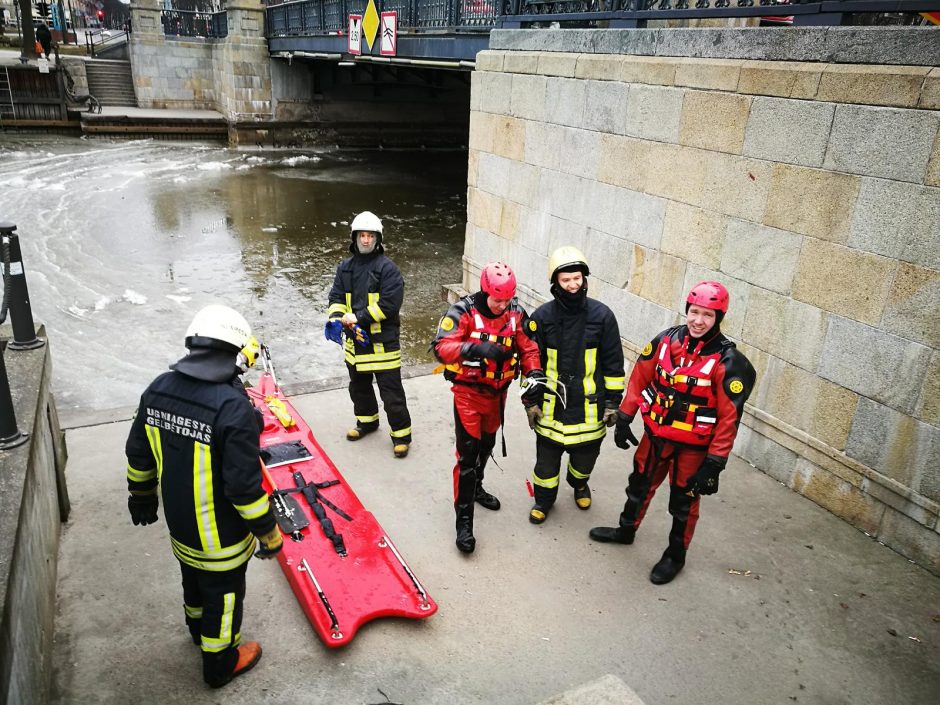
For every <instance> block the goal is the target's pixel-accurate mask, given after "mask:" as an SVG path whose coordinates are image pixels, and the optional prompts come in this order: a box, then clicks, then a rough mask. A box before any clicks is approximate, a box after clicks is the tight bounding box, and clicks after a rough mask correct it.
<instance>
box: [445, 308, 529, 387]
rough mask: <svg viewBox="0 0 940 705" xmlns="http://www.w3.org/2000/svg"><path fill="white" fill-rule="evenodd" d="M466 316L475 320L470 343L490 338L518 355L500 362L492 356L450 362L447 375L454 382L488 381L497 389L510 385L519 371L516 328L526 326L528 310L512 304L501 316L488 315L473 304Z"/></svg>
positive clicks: (486, 383)
mask: <svg viewBox="0 0 940 705" xmlns="http://www.w3.org/2000/svg"><path fill="white" fill-rule="evenodd" d="M463 315H464V316H467V317H469V318H470V323H471V324H470V336H469V341H468V342H471V343H482V342H484V341H489V342H491V343H496V344H497V345H500V346H502V347H504V348H506V349H507V350H511V351H513V352H514V353H515V354H513V355H512V356H511V357H509V358H508V359H507V360H504V361H503V362H501V363H499V364H497V363H496V362H494V361H493V360H489V359H483V360H479V361H469V360H463V361H461V362H460V363H459V364H457V365H447V367H446V370H445V373H444V376H445V377H446V378H447V379H449V380H451V381H453V382H458V383H460V382H463V383H470V384H485V385H487V386H490V387H493V388H495V389H502V388H503V387H506V386H508V385H509V384H510V383H511V382H512V381H513V380H514V379H515V378H516V375H517V374H518V369H517V365H518V357H519V356H518V351H517V350H516V349H515V345H516V331H517V330H519V329H520V328H521V327H522V319H523V316H524V315H525V312H524V311H523V310H522V309H521V308H519V307H517V306H510V307H509V308H507V309H506V310H505V311H504V312H503V314H502V315H501V316H497V317H496V318H487V317H486V316H484V315H482V314H481V313H480V312H479V311H477V310H476V308H474V307H472V306H471V307H470V308H469V309H468V310H467V311H466V312H465V313H464V314H463Z"/></svg>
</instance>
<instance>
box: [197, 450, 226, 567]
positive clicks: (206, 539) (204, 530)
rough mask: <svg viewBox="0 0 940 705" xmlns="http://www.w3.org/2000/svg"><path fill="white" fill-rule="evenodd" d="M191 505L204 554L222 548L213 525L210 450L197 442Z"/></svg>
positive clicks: (213, 507) (217, 531)
mask: <svg viewBox="0 0 940 705" xmlns="http://www.w3.org/2000/svg"><path fill="white" fill-rule="evenodd" d="M193 503H194V506H195V508H196V526H197V527H198V528H199V540H200V542H201V543H202V548H203V550H204V551H206V552H212V551H218V550H219V549H220V548H221V547H222V542H221V540H220V539H219V527H218V526H216V523H215V492H214V491H213V486H212V449H211V448H209V446H207V445H206V444H205V443H199V442H198V441H197V442H196V443H194V444H193Z"/></svg>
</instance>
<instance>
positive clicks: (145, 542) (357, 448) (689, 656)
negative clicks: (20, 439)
mask: <svg viewBox="0 0 940 705" xmlns="http://www.w3.org/2000/svg"><path fill="white" fill-rule="evenodd" d="M344 385H345V382H344V381H342V380H338V381H337V387H338V388H335V389H327V390H325V391H320V392H317V393H313V394H308V395H304V396H300V397H297V398H295V399H293V402H294V404H295V405H296V406H297V408H298V410H299V411H300V413H301V414H302V415H303V416H304V417H305V418H306V420H307V421H308V422H309V424H310V426H311V427H312V428H313V431H314V433H315V434H316V436H317V439H318V440H319V442H320V443H321V444H322V446H323V447H324V449H325V450H326V452H327V453H328V454H329V455H330V456H331V458H332V459H333V461H334V462H335V463H336V465H337V466H338V467H339V468H340V470H341V472H342V473H343V475H344V476H345V479H346V480H347V482H348V483H349V484H350V486H351V487H352V488H353V489H354V490H355V491H356V492H357V494H358V495H359V498H360V499H361V500H362V502H363V504H364V505H365V506H366V507H367V508H368V509H369V510H371V511H372V512H373V513H374V514H375V516H376V518H377V519H378V521H379V523H381V524H382V526H383V527H384V528H385V529H386V531H387V532H388V534H389V535H390V536H391V537H392V538H393V540H394V541H395V542H396V544H397V546H398V548H399V549H400V550H401V552H402V554H403V555H404V557H405V558H406V560H408V562H409V563H410V565H411V567H412V568H413V569H414V571H415V572H416V574H417V575H418V577H419V578H420V579H421V580H422V582H423V583H424V585H425V587H426V588H427V590H428V592H429V593H430V594H431V595H432V596H433V597H434V598H435V599H436V601H437V602H438V604H439V611H438V612H437V614H435V615H434V616H432V617H431V618H430V619H427V620H422V621H411V620H404V619H382V620H377V621H375V622H372V623H370V624H368V625H366V626H365V627H363V629H362V630H361V631H360V632H359V634H358V635H357V636H356V637H355V639H354V640H353V641H352V642H351V643H350V644H349V645H348V646H346V647H344V648H342V649H339V650H331V649H327V648H326V647H325V646H324V645H323V644H322V643H321V641H320V639H319V638H318V637H317V635H316V633H315V632H314V631H313V629H312V628H311V627H310V626H309V624H308V623H307V620H306V618H305V616H304V615H303V613H302V612H301V610H300V608H299V607H298V605H297V603H296V601H295V600H294V597H293V594H292V593H291V591H290V589H289V587H288V584H287V581H286V580H285V579H284V577H283V575H282V574H281V572H280V569H279V567H278V565H277V564H276V563H275V562H273V561H267V562H263V561H253V562H252V564H251V566H250V567H249V571H248V596H247V600H246V607H245V618H244V623H243V628H242V631H243V634H244V636H245V638H248V639H255V640H259V641H261V643H262V644H263V646H264V657H263V659H262V660H261V662H260V663H259V664H258V666H257V667H256V668H255V669H254V670H253V671H252V672H251V673H249V674H246V675H245V676H244V677H242V678H239V679H236V680H235V681H234V682H232V683H231V684H230V685H228V686H226V687H225V688H224V689H222V690H218V691H213V690H209V689H208V688H206V687H205V686H204V685H203V684H202V681H201V667H200V657H199V652H198V650H197V649H196V648H195V647H194V646H193V645H192V643H191V642H190V640H189V635H188V632H187V631H186V628H185V626H184V624H183V613H182V604H181V603H182V593H181V589H180V585H179V571H178V568H177V564H176V561H175V559H174V558H173V557H172V554H171V552H170V548H169V543H168V538H167V535H166V525H165V523H164V522H163V519H162V515H161V520H160V521H159V522H158V523H157V524H156V525H153V526H149V527H135V526H133V525H132V524H131V522H130V519H129V517H128V516H127V513H126V502H125V497H126V485H125V480H124V469H125V459H124V456H123V445H124V440H125V437H126V434H127V431H128V427H129V423H128V421H127V420H121V421H117V422H114V423H105V424H100V425H95V426H89V427H83V428H75V429H72V430H70V431H68V435H67V441H68V446H69V465H68V482H69V493H70V496H71V499H72V515H71V518H70V519H69V522H68V523H67V524H66V525H65V526H64V527H63V532H62V542H61V548H60V555H59V584H58V593H59V604H58V617H57V633H56V648H55V654H54V664H55V672H54V676H53V678H54V684H53V690H54V696H53V699H52V702H53V703H56V704H57V705H73V704H74V705H86V704H87V703H108V704H111V703H113V704H118V703H120V704H125V703H133V704H134V705H146V704H148V703H169V704H173V703H187V704H200V703H223V702H224V703H226V705H236V704H238V703H251V704H255V703H285V704H287V703H292V704H293V703H339V704H346V703H350V704H353V703H356V704H359V703H362V704H372V703H385V702H389V701H390V702H392V703H402V704H405V703H407V704H408V705H412V704H421V703H427V704H435V705H436V704H438V703H440V704H442V705H443V704H452V703H458V704H459V703H506V704H507V705H515V704H519V705H522V704H527V705H528V704H532V703H538V702H541V701H543V700H546V699H548V698H550V697H552V696H553V695H555V694H557V693H561V692H562V691H566V690H569V689H571V688H574V687H576V686H579V685H580V684H584V683H588V682H595V681H596V682H598V683H600V684H604V683H612V682H613V683H615V682H616V681H615V680H614V679H607V680H603V677H604V676H605V674H612V675H613V676H616V678H619V679H621V680H622V681H623V682H624V683H626V684H627V685H629V686H630V687H631V688H632V689H633V690H634V691H636V693H637V694H638V695H639V696H640V697H641V698H642V699H643V701H644V702H645V703H646V704H647V705H667V704H676V705H685V704H688V705H701V704H702V703H723V704H725V705H754V704H756V703H761V704H765V705H770V704H775V703H780V704H781V705H791V704H792V703H814V704H828V703H833V704H834V703H852V704H863V703H864V704H869V703H870V704H872V705H874V704H876V703H877V704H882V705H886V704H892V703H898V704H900V703H905V704H912V703H928V702H936V696H937V693H938V692H940V580H938V579H937V578H936V577H935V576H932V575H931V574H929V573H927V572H926V571H925V570H923V569H921V568H919V567H918V566H916V565H914V564H912V563H910V562H909V561H908V560H906V559H905V558H903V557H901V556H899V555H898V554H896V553H894V552H893V551H891V550H890V549H888V548H886V547H884V546H882V545H880V544H879V543H877V542H876V541H874V540H872V539H871V538H869V537H867V536H866V535H865V534H863V533H861V532H859V531H858V530H856V529H854V528H852V527H851V526H849V525H848V524H846V523H845V522H843V521H841V520H840V519H838V518H836V517H835V516H833V515H831V514H829V513H828V512H826V511H825V510H823V509H821V508H819V507H818V506H816V505H814V504H812V503H811V502H809V501H808V500H806V499H805V498H803V497H801V496H799V495H797V494H795V493H793V492H791V491H790V490H789V489H787V488H786V487H784V486H783V485H781V484H779V483H777V482H776V481H774V480H772V479H771V478H769V477H767V476H766V475H764V474H762V473H761V472H759V471H758V470H756V469H754V468H752V467H750V466H749V465H748V464H746V463H744V462H742V461H740V460H738V459H734V460H732V462H731V463H730V465H729V467H728V469H727V470H726V472H725V473H724V474H723V475H722V478H721V489H720V492H719V494H717V495H716V496H713V497H706V498H705V499H704V500H703V508H702V518H701V521H700V522H699V526H698V530H697V532H696V536H695V540H694V542H693V544H692V547H691V549H690V551H689V558H688V562H687V565H686V568H685V571H684V572H683V573H682V574H680V575H679V577H678V578H677V579H676V580H675V581H674V582H673V583H672V584H670V585H666V586H654V585H652V584H651V583H650V582H649V580H648V574H649V570H650V568H651V566H652V565H653V564H654V563H655V562H656V561H657V560H658V558H659V556H660V554H661V552H662V550H663V549H664V547H665V544H666V535H667V533H668V528H669V517H668V514H667V511H666V493H665V492H660V494H658V495H657V497H656V499H655V500H654V503H653V506H652V507H651V509H650V513H649V516H648V517H647V520H646V522H645V523H644V525H643V527H642V529H641V531H640V532H639V533H638V535H637V540H636V543H635V544H634V545H633V546H629V547H628V546H613V545H606V544H597V543H593V542H591V541H590V540H589V539H588V538H587V532H588V530H589V528H590V527H592V526H595V525H600V524H607V525H611V524H614V523H616V520H617V515H618V513H619V511H620V508H621V506H622V502H623V497H624V495H623V488H624V485H625V483H626V477H627V473H628V464H629V459H630V454H629V453H627V452H625V451H622V450H620V449H618V448H616V447H615V446H614V445H613V442H612V440H613V439H612V438H611V439H609V440H607V441H606V442H605V444H604V447H603V449H602V451H601V457H600V460H599V462H598V464H597V468H596V470H595V472H594V476H593V478H592V480H591V487H592V488H593V492H594V504H593V506H592V508H591V509H590V510H589V511H579V510H578V509H577V508H576V507H575V504H574V502H573V500H572V498H571V493H570V490H569V489H568V488H567V487H565V486H564V484H563V486H562V490H561V495H560V498H559V503H558V504H557V505H556V507H555V509H554V510H553V511H552V513H551V514H550V516H549V519H548V521H547V522H546V523H545V524H544V525H542V526H533V525H531V524H529V522H528V521H527V513H528V509H529V506H530V502H531V500H530V498H529V496H528V493H527V491H526V489H525V479H526V477H527V476H528V475H530V473H531V467H532V463H533V461H534V448H535V444H534V439H533V438H532V435H531V432H530V431H529V430H528V428H527V426H526V424H525V416H524V413H523V411H522V409H521V406H518V407H517V404H518V401H517V395H516V394H515V391H513V393H512V395H511V397H510V404H509V408H508V409H507V431H506V442H507V445H508V449H509V455H508V457H506V458H501V457H499V455H498V454H497V460H498V461H499V464H500V466H502V470H500V469H499V468H497V467H495V466H493V465H492V464H491V466H490V467H489V468H488V471H487V481H486V486H487V488H488V489H489V490H490V491H491V492H493V493H495V494H497V495H498V496H499V497H500V499H501V500H502V502H503V507H502V509H501V510H500V511H499V512H495V513H492V512H487V511H486V510H483V509H481V508H478V509H477V520H476V536H477V539H478V548H477V551H476V552H475V553H474V554H473V555H472V556H464V555H462V554H460V553H458V551H457V550H456V548H455V547H454V530H453V509H452V506H451V502H452V481H451V468H452V466H453V458H454V454H453V445H452V444H453V428H452V425H453V420H452V413H451V399H450V392H449V386H448V385H447V383H446V382H445V381H444V380H443V379H442V378H441V377H440V376H437V377H431V376H420V377H415V378H413V379H409V380H406V382H405V388H406V391H407V393H408V396H409V404H410V406H411V411H412V415H413V420H414V424H413V425H414V436H415V442H414V446H413V450H412V452H411V454H410V455H409V456H408V457H407V458H406V459H404V460H396V459H394V458H393V457H392V451H391V443H390V441H389V439H388V436H387V435H386V434H385V433H384V430H385V429H387V425H386V424H385V419H384V416H383V420H382V424H383V433H377V434H374V435H371V436H368V437H367V438H366V439H364V440H362V441H360V442H358V443H349V442H347V441H346V440H345V438H344V433H345V430H346V428H347V427H348V426H349V425H350V423H351V421H352V409H351V404H350V402H349V399H348V397H347V393H346V390H345V388H344ZM324 386H328V385H324ZM497 448H498V444H497ZM599 679H601V680H599ZM592 692H595V693H597V692H599V691H598V689H597V688H594V689H592ZM600 692H601V694H600V695H599V696H598V699H597V700H596V701H591V702H623V700H615V699H614V698H615V697H616V695H617V694H616V692H614V690H610V691H609V692H610V696H611V697H610V698H609V699H607V700H604V699H603V698H604V697H605V696H604V694H603V693H604V691H603V689H601V691H600ZM382 693H384V694H385V696H387V698H386V697H385V696H383V694H382Z"/></svg>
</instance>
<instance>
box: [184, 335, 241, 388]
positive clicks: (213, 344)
mask: <svg viewBox="0 0 940 705" xmlns="http://www.w3.org/2000/svg"><path fill="white" fill-rule="evenodd" d="M186 346H187V347H188V348H189V353H187V354H186V355H184V356H183V357H181V358H180V359H179V360H178V361H177V362H175V363H174V364H172V365H170V369H171V370H175V371H176V372H179V373H181V374H184V375H186V376H187V377H192V378H194V379H201V380H203V381H204V382H230V381H231V380H233V379H234V378H235V377H236V376H237V375H238V374H240V373H241V370H240V369H239V368H238V365H236V364H235V361H236V359H237V356H238V350H236V349H235V346H234V345H229V344H228V343H224V342H222V341H218V340H215V339H213V338H200V337H191V338H187V339H186Z"/></svg>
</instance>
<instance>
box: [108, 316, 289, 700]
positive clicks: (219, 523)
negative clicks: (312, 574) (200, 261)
mask: <svg viewBox="0 0 940 705" xmlns="http://www.w3.org/2000/svg"><path fill="white" fill-rule="evenodd" d="M186 347H187V348H189V354H187V355H186V356H185V357H183V358H182V359H181V360H179V362H177V363H176V364H174V365H172V366H171V371H170V372H166V373H164V374H162V375H160V376H159V377H157V378H156V379H155V380H154V381H153V382H152V383H151V384H150V386H149V387H147V389H146V391H144V393H143V395H141V398H140V406H139V408H138V409H137V414H136V416H135V417H134V421H133V423H132V425H131V431H130V434H129V435H128V438H127V444H126V448H125V450H126V454H127V486H128V489H129V491H130V496H129V497H128V500H127V505H128V510H129V511H130V514H131V519H132V520H133V522H134V524H139V525H147V524H151V523H153V522H155V521H157V508H158V506H159V499H158V496H162V498H163V514H164V517H165V518H166V523H167V527H168V528H169V531H170V544H171V547H172V549H173V553H174V555H175V556H176V558H177V560H178V561H179V564H180V570H181V572H182V575H183V602H184V609H185V618H186V624H187V626H188V627H189V631H190V634H191V636H192V639H193V642H194V643H195V644H197V645H198V646H200V647H201V648H202V663H203V679H204V680H205V681H206V683H207V684H209V685H210V686H212V687H215V688H217V687H220V686H223V685H225V684H226V683H228V682H229V681H230V680H232V678H234V677H236V676H238V675H241V674H242V673H245V672H246V671H248V670H249V669H251V668H252V667H253V666H254V665H255V664H256V663H257V662H258V660H259V659H260V658H261V645H260V644H258V643H257V642H254V641H248V642H243V641H242V640H241V631H240V629H241V621H242V603H243V600H244V597H245V573H246V571H247V567H248V560H249V559H250V558H251V555H252V551H254V549H255V538H256V537H257V539H258V540H259V541H260V544H261V545H260V548H259V550H258V552H257V553H256V554H255V555H257V556H258V557H259V558H269V557H271V556H273V555H274V554H276V553H277V552H278V551H280V549H281V546H282V539H281V534H280V532H279V531H278V528H277V526H276V525H275V522H274V514H273V512H272V510H271V507H270V504H269V501H268V495H267V494H266V493H265V492H264V490H263V489H262V488H261V467H260V464H259V436H260V431H259V427H258V421H257V416H256V415H255V411H254V409H253V407H252V405H251V402H250V401H249V400H248V395H247V394H246V392H245V388H244V386H243V385H242V383H241V381H240V380H239V377H238V375H239V374H240V373H241V372H243V371H244V370H245V369H247V367H248V366H250V365H251V364H252V363H253V362H254V359H255V356H256V352H257V347H258V344H257V341H256V340H255V339H254V338H252V336H251V330H250V328H249V326H248V323H247V322H246V321H245V319H244V318H243V317H242V316H241V315H240V314H238V313H237V312H236V311H234V310H232V309H230V308H228V307H227V306H219V305H212V306H207V307H206V308H204V309H202V310H201V311H199V313H197V314H196V316H195V318H194V319H193V322H192V324H191V325H190V327H189V329H188V330H187V332H186ZM158 492H159V495H158Z"/></svg>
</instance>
